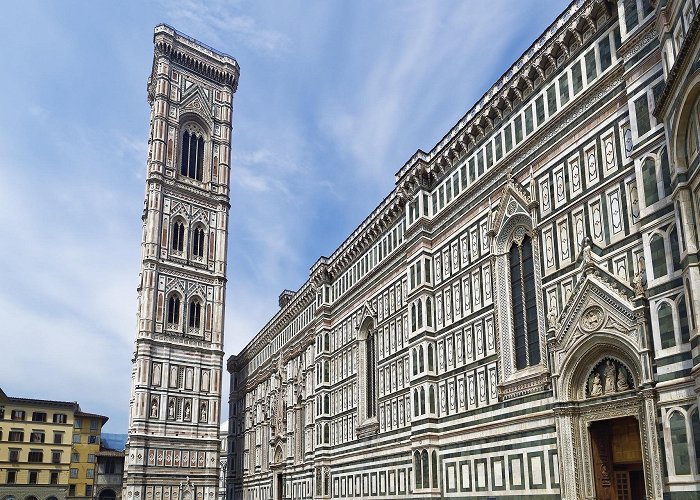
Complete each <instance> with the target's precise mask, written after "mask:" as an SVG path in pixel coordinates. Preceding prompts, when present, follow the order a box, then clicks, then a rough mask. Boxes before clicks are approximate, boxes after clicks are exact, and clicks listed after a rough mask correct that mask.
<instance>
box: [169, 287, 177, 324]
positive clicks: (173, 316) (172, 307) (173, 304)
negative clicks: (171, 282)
mask: <svg viewBox="0 0 700 500" xmlns="http://www.w3.org/2000/svg"><path fill="white" fill-rule="evenodd" d="M167 320H168V324H170V325H179V324H180V298H179V297H178V296H177V295H175V294H173V295H171V296H170V298H169V299H168V318H167Z"/></svg>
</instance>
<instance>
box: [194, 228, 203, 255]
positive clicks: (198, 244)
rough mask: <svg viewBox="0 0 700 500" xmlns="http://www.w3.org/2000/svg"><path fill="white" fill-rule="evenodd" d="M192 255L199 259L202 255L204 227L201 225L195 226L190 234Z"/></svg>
mask: <svg viewBox="0 0 700 500" xmlns="http://www.w3.org/2000/svg"><path fill="white" fill-rule="evenodd" d="M192 255H193V256H194V257H199V258H200V259H201V258H203V257H204V229H202V227H201V226H197V227H196V228H195V229H194V232H193V234H192Z"/></svg>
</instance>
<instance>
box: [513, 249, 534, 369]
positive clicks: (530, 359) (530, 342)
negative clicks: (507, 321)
mask: <svg viewBox="0 0 700 500" xmlns="http://www.w3.org/2000/svg"><path fill="white" fill-rule="evenodd" d="M509 255H510V285H511V287H510V288H511V289H510V293H511V306H512V312H513V332H514V335H513V337H514V339H513V340H514V344H515V345H514V347H515V367H516V369H518V370H520V369H522V368H525V367H527V366H532V365H536V364H539V362H540V340H539V335H538V331H537V299H536V297H535V293H536V290H535V266H534V262H533V258H532V241H531V240H530V237H529V236H525V237H524V238H523V240H522V242H521V243H520V244H518V243H517V242H514V243H513V244H512V245H511V247H510V254H509Z"/></svg>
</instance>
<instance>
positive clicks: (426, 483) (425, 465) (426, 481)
mask: <svg viewBox="0 0 700 500" xmlns="http://www.w3.org/2000/svg"><path fill="white" fill-rule="evenodd" d="M421 462H422V463H421V465H422V469H423V471H422V472H423V474H422V475H423V484H422V486H423V488H430V472H429V470H430V463H429V462H428V452H427V450H423V451H422V452H421Z"/></svg>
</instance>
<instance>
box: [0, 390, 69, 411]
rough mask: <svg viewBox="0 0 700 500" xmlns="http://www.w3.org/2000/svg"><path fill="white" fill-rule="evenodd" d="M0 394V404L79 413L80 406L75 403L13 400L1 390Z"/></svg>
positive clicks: (47, 400)
mask: <svg viewBox="0 0 700 500" xmlns="http://www.w3.org/2000/svg"><path fill="white" fill-rule="evenodd" d="M0 392H2V395H0V402H5V403H15V404H20V405H28V406H55V407H61V408H69V409H72V410H73V411H80V406H79V405H78V403H77V402H76V401H54V400H51V399H33V398H14V397H10V396H7V395H6V394H5V393H4V392H3V391H2V389H0Z"/></svg>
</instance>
